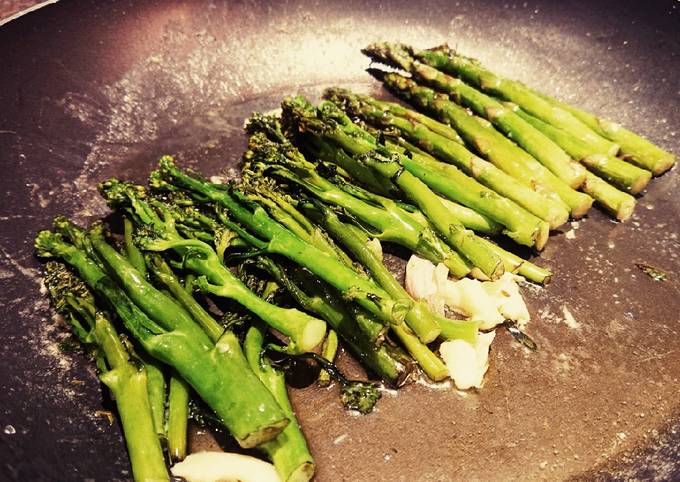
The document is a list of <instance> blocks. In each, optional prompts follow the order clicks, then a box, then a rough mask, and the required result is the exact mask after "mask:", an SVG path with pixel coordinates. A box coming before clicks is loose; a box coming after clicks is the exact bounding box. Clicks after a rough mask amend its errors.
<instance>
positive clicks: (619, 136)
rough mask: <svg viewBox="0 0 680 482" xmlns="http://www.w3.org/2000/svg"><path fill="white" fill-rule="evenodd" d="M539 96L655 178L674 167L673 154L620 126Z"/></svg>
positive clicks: (547, 97)
mask: <svg viewBox="0 0 680 482" xmlns="http://www.w3.org/2000/svg"><path fill="white" fill-rule="evenodd" d="M539 95H540V96H541V97H543V99H545V100H546V101H548V102H549V103H550V104H552V105H553V106H555V107H556V108H559V109H563V110H565V111H567V112H569V113H570V114H572V115H573V116H574V117H576V118H577V119H578V120H580V121H581V122H583V123H584V124H586V125H587V126H588V127H590V128H591V129H592V130H593V131H595V132H597V133H598V134H599V135H601V136H602V137H605V138H607V139H609V140H610V141H612V142H615V143H616V144H618V145H619V146H621V154H623V157H624V159H626V160H627V161H629V162H632V163H633V164H635V165H637V166H639V167H641V168H643V169H647V170H649V171H652V173H653V174H654V175H655V176H660V175H661V174H663V173H664V172H666V171H667V170H669V169H670V168H671V167H673V166H674V165H675V156H674V155H673V154H671V153H670V152H667V151H664V150H663V149H661V148H660V147H658V146H656V145H654V144H653V143H651V142H650V141H648V140H647V139H645V138H644V137H641V136H639V135H637V134H635V133H634V132H631V131H629V130H628V129H626V128H625V127H623V126H622V125H620V124H617V123H616V122H612V121H609V120H607V119H603V118H601V117H597V116H595V115H593V114H591V113H589V112H586V111H584V110H581V109H579V108H577V107H574V106H571V105H569V104H566V103H564V102H560V101H558V100H557V99H555V98H553V97H549V96H547V95H544V94H539Z"/></svg>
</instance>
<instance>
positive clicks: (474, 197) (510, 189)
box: [327, 89, 569, 249]
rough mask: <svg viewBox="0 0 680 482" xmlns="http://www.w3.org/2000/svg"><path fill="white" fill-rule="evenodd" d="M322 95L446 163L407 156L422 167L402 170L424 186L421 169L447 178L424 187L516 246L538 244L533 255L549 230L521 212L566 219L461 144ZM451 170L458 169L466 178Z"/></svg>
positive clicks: (364, 101) (363, 102)
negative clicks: (490, 223) (487, 220)
mask: <svg viewBox="0 0 680 482" xmlns="http://www.w3.org/2000/svg"><path fill="white" fill-rule="evenodd" d="M327 95H329V96H330V97H331V98H332V99H333V100H334V101H335V102H336V103H340V104H341V105H342V106H343V107H344V108H345V110H347V111H348V112H349V113H350V114H352V115H357V116H361V117H363V118H364V119H366V120H367V121H369V122H372V123H374V124H376V125H378V126H380V127H383V128H395V129H397V130H398V131H399V133H400V134H401V135H403V136H404V137H406V138H408V139H410V140H412V141H414V142H416V143H418V145H420V146H422V147H423V148H424V149H426V150H427V151H428V152H429V153H430V154H432V155H435V156H437V157H439V158H440V159H443V160H445V161H446V162H447V163H449V164H446V163H442V162H438V161H437V160H436V159H434V158H432V157H431V156H428V155H423V154H419V153H411V156H410V158H411V160H412V161H414V162H415V163H417V164H420V165H422V166H420V165H418V166H415V167H414V169H413V170H411V169H410V167H409V164H411V163H409V164H405V165H404V167H406V168H407V169H409V170H410V171H411V172H412V173H413V174H414V175H416V176H418V177H420V179H421V180H423V181H424V182H425V183H428V180H426V178H424V177H421V176H420V175H419V173H420V168H421V167H422V168H426V169H427V168H431V169H436V170H437V171H439V173H438V175H437V176H435V179H437V178H439V179H441V174H442V173H445V174H447V176H446V178H443V179H441V180H439V179H437V180H436V181H435V182H436V183H437V185H438V186H434V185H432V184H429V183H428V185H429V186H430V187H431V188H433V189H435V190H436V191H439V192H442V193H443V194H445V195H447V196H448V197H449V198H451V199H454V200H456V201H459V202H462V203H464V204H465V205H467V206H469V207H471V208H473V209H476V210H477V211H480V212H482V213H484V214H485V215H487V216H490V217H492V219H494V220H495V221H496V222H498V223H501V224H503V225H504V226H505V227H506V230H505V234H507V235H508V236H509V237H510V238H512V239H513V240H515V241H516V242H518V243H520V244H524V245H527V246H534V245H535V244H539V246H538V249H541V248H542V247H543V244H542V243H545V240H546V239H547V236H548V225H546V224H545V223H544V222H542V221H541V219H543V218H541V219H539V218H538V217H536V216H534V215H533V214H531V213H530V212H528V211H527V210H525V209H524V208H523V206H538V207H535V208H532V209H533V210H534V211H536V212H540V214H541V215H543V217H544V218H547V219H546V220H547V221H548V222H550V227H557V226H559V225H560V224H563V223H564V222H566V220H567V218H568V217H569V212H568V211H567V210H566V209H565V208H564V207H563V206H562V205H561V203H552V204H551V201H550V200H549V198H547V197H545V196H542V195H541V194H539V193H537V192H535V191H534V190H532V189H530V188H529V187H527V186H525V185H523V184H521V183H520V182H518V181H517V180H516V179H514V178H512V177H511V176H509V175H507V174H506V173H505V172H503V171H501V170H500V169H498V168H496V167H495V166H494V165H493V164H491V163H490V162H487V161H485V160H483V159H481V158H479V157H477V156H475V155H474V154H473V153H471V152H470V151H468V150H467V149H465V147H463V146H461V145H460V144H457V143H455V142H452V141H450V140H448V139H446V138H444V137H442V136H440V135H438V134H437V133H435V132H432V131H430V130H429V129H428V128H427V127H425V126H424V125H422V124H417V123H416V122H414V121H408V120H406V119H403V118H400V117H397V116H394V115H392V114H391V113H390V112H389V111H387V112H385V111H383V110H382V109H381V108H380V107H379V106H378V105H376V104H374V103H373V101H372V99H370V98H368V97H359V96H355V95H353V94H351V93H349V92H348V91H340V90H337V89H336V90H333V91H330V92H329V91H327ZM451 164H453V165H451ZM455 166H458V167H459V168H461V169H462V170H463V171H464V172H465V174H463V172H460V171H459V170H458V169H457V168H456V167H455ZM466 174H467V175H466ZM469 176H472V178H474V179H472V178H471V177H469ZM475 179H476V180H475ZM477 181H479V182H477ZM480 183H481V184H480ZM441 186H445V189H446V192H444V191H442V190H441V189H440V187H441ZM487 186H488V187H487ZM498 194H500V196H499V195H498ZM512 201H515V202H516V203H518V204H519V205H518V204H515V202H512ZM550 208H552V209H550ZM537 238H538V239H537ZM537 241H538V243H537Z"/></svg>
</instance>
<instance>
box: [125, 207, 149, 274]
mask: <svg viewBox="0 0 680 482" xmlns="http://www.w3.org/2000/svg"><path fill="white" fill-rule="evenodd" d="M133 232H134V225H133V223H132V220H131V219H130V218H128V217H127V216H124V217H123V241H124V242H125V255H126V256H127V258H128V260H130V264H131V265H132V266H134V267H135V269H136V270H137V271H139V272H140V273H141V275H142V276H143V277H146V262H145V261H144V255H143V254H142V252H141V251H140V250H139V248H138V247H137V245H136V244H135V243H134V241H133Z"/></svg>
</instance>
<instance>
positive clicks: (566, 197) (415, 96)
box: [371, 70, 593, 218]
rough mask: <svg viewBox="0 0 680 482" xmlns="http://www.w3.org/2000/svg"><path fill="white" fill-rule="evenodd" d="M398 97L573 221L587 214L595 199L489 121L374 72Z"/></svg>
mask: <svg viewBox="0 0 680 482" xmlns="http://www.w3.org/2000/svg"><path fill="white" fill-rule="evenodd" d="M371 73H373V74H374V75H376V76H377V77H379V78H380V79H381V80H382V81H383V82H384V83H385V85H386V86H387V87H388V88H389V89H390V90H392V91H393V92H394V93H395V94H396V95H398V96H401V97H403V98H405V99H406V100H408V101H409V102H413V103H414V104H416V105H418V106H419V107H421V108H424V109H426V110H429V111H431V112H433V113H434V114H435V115H436V116H437V117H439V118H440V119H442V120H445V121H447V122H450V123H451V124H453V125H454V126H455V128H456V129H457V130H458V131H459V133H460V134H461V135H462V136H463V138H464V139H465V140H466V142H468V143H469V144H471V145H474V146H475V148H476V149H477V151H479V152H480V153H481V154H482V155H483V156H485V157H486V158H487V159H488V160H490V161H491V162H492V163H494V164H495V165H496V166H497V167H499V168H500V169H502V170H503V171H505V172H506V173H507V174H510V175H511V176H512V177H514V178H515V179H517V180H519V181H521V182H522V183H524V184H526V185H528V186H530V187H535V188H539V189H544V190H545V192H546V193H554V194H556V195H557V196H558V197H559V199H561V200H562V201H563V202H564V204H566V206H567V207H568V208H569V210H570V213H571V215H572V217H574V218H579V217H581V216H583V215H585V214H586V212H587V211H588V209H590V206H591V205H592V202H593V200H592V198H591V197H590V196H588V195H586V194H583V193H580V192H578V191H575V190H574V189H572V188H570V187H569V186H568V185H566V184H565V183H564V182H562V181H561V180H560V179H558V178H557V177H556V176H555V175H554V174H552V173H551V172H550V171H549V170H547V169H546V168H545V167H544V166H543V165H542V164H540V163H539V162H538V161H536V159H534V158H533V157H532V156H531V155H530V154H528V153H527V152H525V151H524V150H522V149H521V148H519V147H518V146H517V145H516V144H514V143H513V142H512V141H510V140H508V139H507V138H506V137H505V136H503V135H502V134H501V133H500V132H498V131H496V130H495V129H494V128H493V126H492V125H491V124H490V123H489V122H488V121H486V120H484V119H481V118H478V117H474V116H471V115H469V114H468V113H467V112H466V111H465V110H464V109H463V108H462V107H460V106H459V105H457V104H456V103H455V102H451V101H450V100H448V98H447V97H446V96H444V95H442V94H437V93H435V92H434V91H433V90H432V89H429V88H427V87H422V86H419V85H418V84H416V83H415V82H414V81H412V80H411V79H408V78H406V77H404V76H402V75H399V74H395V73H386V72H384V71H375V70H371Z"/></svg>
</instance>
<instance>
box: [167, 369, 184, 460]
mask: <svg viewBox="0 0 680 482" xmlns="http://www.w3.org/2000/svg"><path fill="white" fill-rule="evenodd" d="M188 421H189V385H188V384H187V383H186V382H185V381H184V380H182V378H181V377H180V376H179V375H177V374H176V373H173V374H172V375H171V376H170V388H169V390H168V455H169V456H170V460H171V461H172V462H180V461H182V460H184V458H185V457H186V455H187V424H188Z"/></svg>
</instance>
